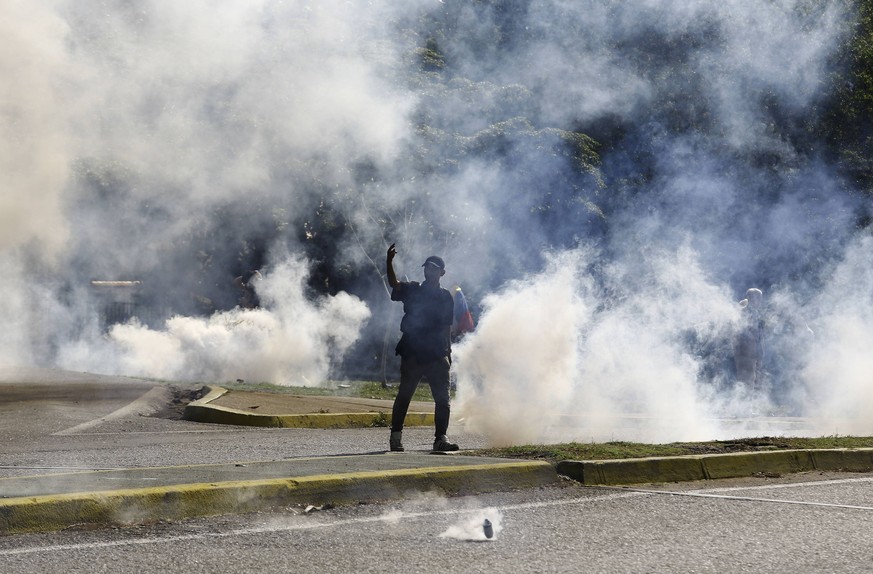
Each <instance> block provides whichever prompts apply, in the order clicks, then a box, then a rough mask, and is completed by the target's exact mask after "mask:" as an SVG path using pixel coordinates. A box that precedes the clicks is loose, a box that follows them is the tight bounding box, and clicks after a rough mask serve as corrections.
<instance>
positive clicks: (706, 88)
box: [0, 0, 873, 443]
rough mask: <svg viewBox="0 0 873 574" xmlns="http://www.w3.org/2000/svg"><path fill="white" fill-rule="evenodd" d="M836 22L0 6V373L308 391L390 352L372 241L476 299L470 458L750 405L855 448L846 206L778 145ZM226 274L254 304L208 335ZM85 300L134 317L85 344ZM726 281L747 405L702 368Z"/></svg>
mask: <svg viewBox="0 0 873 574" xmlns="http://www.w3.org/2000/svg"><path fill="white" fill-rule="evenodd" d="M849 8H850V6H849V5H848V4H846V3H842V2H832V3H823V4H809V3H806V2H801V1H800V0H797V1H793V0H782V1H778V2H764V3H760V2H745V1H740V0H736V1H728V2H720V3H717V4H715V3H688V2H684V1H680V0H676V1H654V0H651V1H650V0H645V1H640V2H566V1H562V0H542V1H536V2H517V3H513V2H506V3H500V2H494V3H491V2H475V3H468V2H461V1H456V0H446V1H444V2H437V1H436V0H434V1H433V2H420V3H396V2H385V1H372V2H363V1H361V2H354V1H353V2H347V1H341V0H325V1H322V2H308V1H303V0H295V1H290V2H278V1H274V0H257V1H255V2H242V1H239V0H222V1H220V2H217V3H216V2H205V1H202V0H193V1H191V2H184V3H173V2H168V1H165V0H147V1H144V2H129V1H127V0H111V1H108V2H105V1H100V2H98V1H96V0H77V1H75V2H74V1H71V0H68V1H52V2H48V1H37V2H24V1H22V0H5V1H3V2H2V3H0V32H2V34H0V47H2V49H0V70H2V72H3V77H4V79H5V81H4V83H3V85H2V87H0V118H2V120H3V121H2V122H0V150H2V151H3V153H0V168H2V169H0V214H2V218H3V226H2V227H0V262H2V263H3V269H4V272H5V273H6V275H7V277H6V283H5V285H6V290H5V292H4V296H3V297H2V298H0V321H2V324H3V325H4V329H3V332H2V334H0V340H2V343H3V345H2V350H0V362H4V363H10V364H15V363H33V362H39V363H48V364H52V365H57V366H60V367H65V368H73V369H87V370H94V371H99V372H118V373H123V374H131V375H133V374H136V375H147V376H155V377H161V378H170V379H172V378H198V379H212V378H215V379H237V378H242V379H245V380H270V381H274V382H279V383H295V384H298V383H305V384H318V383H320V382H321V381H322V380H323V379H324V378H325V377H326V376H329V374H330V373H331V372H332V369H333V368H334V367H336V366H337V365H338V364H339V363H341V362H342V360H343V357H344V354H347V353H348V352H350V351H351V350H353V349H354V348H355V345H356V344H359V343H361V342H362V341H366V340H368V339H375V340H378V342H380V343H381V341H383V340H386V339H387V340H396V337H395V338H394V339H392V334H394V335H397V332H396V331H397V324H396V323H397V322H398V321H399V318H398V317H397V316H396V308H394V307H390V306H389V305H390V303H389V302H388V301H387V297H386V296H385V292H384V286H383V283H382V279H381V273H383V272H384V269H383V267H384V263H383V261H384V259H383V257H384V250H385V248H386V247H387V245H388V244H390V243H392V242H395V241H396V242H397V244H398V250H399V256H398V261H397V266H398V271H399V272H400V274H401V275H402V274H403V273H407V274H408V275H409V276H410V279H418V278H419V277H416V276H414V273H415V272H417V270H418V269H419V265H420V263H421V261H423V260H424V258H425V257H426V256H428V255H430V254H432V253H438V254H440V255H443V256H444V257H445V259H446V261H447V264H448V274H447V276H446V278H445V280H446V282H452V283H459V284H460V285H461V286H462V287H463V289H464V292H465V293H467V294H468V296H470V297H471V301H473V302H475V303H478V304H480V305H479V307H478V308H477V309H481V311H482V313H481V315H480V316H478V317H477V318H478V319H480V321H479V329H478V331H477V332H476V333H474V334H473V335H471V336H469V337H468V339H467V340H466V341H465V342H464V343H463V344H461V345H460V346H459V347H458V348H457V352H456V359H457V360H456V368H457V370H458V375H459V381H458V382H459V388H460V391H459V400H458V404H457V407H458V408H457V409H456V411H455V412H456V413H460V414H461V415H463V417H464V419H465V421H466V424H468V425H469V426H470V428H472V429H476V430H480V431H482V432H485V433H486V434H487V435H488V436H489V437H490V438H491V439H492V440H493V441H494V442H495V443H508V442H530V441H543V440H549V441H551V440H567V439H570V438H574V439H588V438H596V439H602V438H615V439H621V438H631V437H632V438H635V439H639V440H659V441H660V440H672V439H676V440H678V439H685V438H688V439H691V438H701V439H707V438H715V437H717V436H722V435H724V434H729V433H732V432H735V430H733V429H735V428H736V426H731V425H732V424H733V423H732V422H731V420H732V419H733V418H734V417H737V416H747V415H749V414H772V413H773V411H774V410H775V411H778V412H777V413H776V414H795V415H803V416H806V417H812V418H814V419H815V420H819V421H822V423H821V426H820V427H817V428H821V429H822V432H873V428H869V429H868V428H867V427H866V425H865V424H864V423H863V422H859V421H863V420H864V418H865V416H864V415H865V413H864V412H863V410H862V409H860V407H858V405H860V404H866V403H867V402H869V401H867V399H868V398H869V397H868V393H867V390H866V389H867V388H868V387H869V385H865V384H864V381H865V380H866V379H865V376H864V375H863V374H862V373H863V372H864V371H865V370H867V367H868V366H869V365H868V363H867V362H866V359H865V358H864V357H866V355H865V354H863V353H864V351H863V349H864V348H866V347H865V346H864V345H863V344H862V343H863V342H865V341H868V340H870V339H873V335H871V333H873V328H871V327H869V325H871V324H873V323H871V322H870V321H867V320H865V319H869V317H868V315H869V312H868V311H866V310H865V307H864V305H866V304H867V303H869V302H868V301H867V298H866V295H863V294H864V293H869V289H867V287H866V286H867V282H866V281H867V279H868V277H867V275H866V272H865V271H864V269H866V267H869V265H867V266H865V265H864V249H865V247H866V246H867V242H868V241H867V239H865V237H863V236H860V235H859V236H853V233H854V231H853V230H854V229H855V225H854V222H855V221H856V220H857V218H858V216H859V214H863V212H864V211H865V209H867V207H865V206H864V205H863V201H861V200H859V199H858V198H857V196H855V195H853V194H852V193H849V192H846V187H847V184H846V183H845V182H842V181H840V180H839V177H838V176H837V175H836V174H835V170H834V169H833V168H832V167H831V166H829V165H828V164H827V163H826V161H825V160H823V159H819V158H817V157H815V155H816V154H815V153H813V152H809V151H808V150H807V149H806V148H805V147H803V146H806V145H807V144H808V145H809V146H813V145H814V142H812V143H810V142H805V141H803V140H802V138H801V139H800V140H792V139H791V138H790V137H788V136H786V134H785V133H784V131H780V129H779V126H780V125H783V126H784V125H788V126H794V125H800V124H802V123H803V121H804V120H805V118H806V114H807V113H812V111H813V110H815V109H816V106H818V105H819V104H820V103H821V102H822V101H823V100H824V99H825V98H826V97H827V94H828V90H829V89H830V88H829V85H828V82H829V81H830V74H831V73H832V72H833V69H832V68H831V64H832V61H833V58H834V54H835V53H836V51H837V49H838V47H839V45H840V43H841V42H843V41H844V40H845V38H846V34H848V33H850V31H851V28H852V18H853V13H852V11H851V10H850V9H849ZM646 50H651V52H646ZM423 58H425V59H427V61H428V62H430V64H429V65H430V68H428V69H426V70H424V71H421V69H420V68H421V62H422V59H423ZM785 118H788V119H787V120H786V119H785ZM571 130H573V131H572V132H571ZM576 132H579V133H581V134H589V135H590V136H591V137H592V138H594V140H598V138H600V139H603V140H604V141H609V142H610V145H609V146H608V147H604V148H598V147H597V146H596V145H595V144H591V146H590V147H588V148H586V147H585V145H583V144H585V143H586V141H587V140H585V139H584V138H582V137H581V136H580V135H579V133H576ZM576 136H578V137H576ZM574 138H575V139H574ZM798 141H799V142H800V143H798ZM574 146H575V147H574ZM583 148H584V149H590V150H596V151H597V154H599V160H600V161H599V162H598V161H596V160H594V159H590V158H587V156H586V155H585V154H586V152H585V151H580V150H583ZM592 153H593V152H592ZM588 160H590V161H588ZM580 166H581V167H580ZM328 244H330V245H331V246H336V249H333V250H328V252H329V253H330V255H325V254H324V253H323V252H322V251H321V247H323V246H325V245H328ZM303 253H306V254H307V256H308V259H307V257H306V256H304V255H302V254H303ZM326 257H332V258H333V259H332V260H331V261H325V258H326ZM243 266H259V267H260V266H262V272H263V275H264V277H265V278H264V282H263V284H262V285H261V286H260V288H259V294H260V295H261V297H262V301H263V303H264V304H263V306H262V308H261V309H254V310H241V309H238V308H236V309H235V308H234V307H235V303H236V300H235V296H236V294H235V292H234V290H233V287H232V286H231V281H232V278H233V277H234V276H235V275H238V274H240V273H241V272H242V271H243V270H244V269H243ZM325 266H329V267H330V268H331V269H332V270H333V271H334V273H333V274H332V275H331V276H330V277H329V278H325V277H324V276H323V275H324V274H323V273H322V271H323V268H324V267H325ZM94 279H97V280H101V279H107V280H128V281H141V282H142V283H141V285H142V289H143V292H144V293H145V294H144V295H143V297H144V298H146V299H148V303H149V305H150V306H151V308H153V309H156V311H155V316H154V317H141V318H140V320H139V321H138V322H137V321H134V322H129V323H125V322H122V323H119V324H115V325H111V326H109V327H108V328H106V327H105V325H102V324H101V321H100V320H99V314H100V313H101V309H102V305H103V302H102V301H101V300H100V299H99V297H97V296H96V295H95V293H94V292H93V290H92V289H90V288H89V282H90V281H91V280H94ZM131 284H133V283H131ZM136 284H137V285H139V283H136ZM312 285H317V286H319V288H320V290H318V293H321V294H320V295H319V294H315V293H314V292H313V290H312V289H311V287H312ZM753 286H757V287H761V288H762V289H764V292H765V301H766V302H767V305H768V309H769V312H770V316H771V322H770V329H771V331H773V332H778V333H777V334H778V335H779V336H778V337H773V339H772V341H770V347H769V352H770V357H772V361H771V363H770V365H771V369H772V371H773V372H772V376H771V382H772V384H773V386H774V393H773V397H769V396H768V397H761V396H753V395H749V394H748V393H746V391H745V390H744V389H742V388H739V387H734V386H733V385H732V382H731V380H730V379H731V375H730V373H729V369H726V368H725V365H726V364H728V363H729V362H730V356H729V353H728V352H727V351H726V349H727V348H729V338H730V332H731V330H732V328H733V325H734V323H735V322H736V321H737V319H738V314H739V308H738V305H737V301H738V300H739V299H741V298H742V297H743V293H744V292H745V290H746V289H747V288H749V287H753ZM325 293H327V294H325ZM146 294H147V297H146ZM868 307H869V305H868ZM159 311H160V312H159ZM163 311H166V312H165V313H163V314H162V313H161V312H163ZM392 312H394V313H395V314H394V315H393V316H392V315H391V313H392ZM391 321H393V323H390V324H389V322H391ZM386 333H387V334H388V336H387V337H386V335H385V334H386ZM386 348H388V349H389V352H390V349H391V348H393V344H388V345H386ZM363 354H365V355H366V354H367V353H363ZM391 358H392V359H393V357H391ZM834 358H839V359H840V360H839V362H838V363H835V362H834ZM835 365H837V366H835ZM777 387H778V388H777ZM777 391H778V392H777ZM771 399H772V400H777V401H782V402H783V403H787V406H786V405H785V404H778V405H777V404H773V402H772V401H771ZM780 408H781V409H782V410H781V411H779V409H780ZM859 409H860V410H859ZM545 414H548V416H545ZM544 417H545V418H544ZM586 417H587V418H586ZM598 417H599V418H598ZM616 417H618V418H616ZM866 418H867V419H869V417H866ZM583 419H584V420H583ZM847 419H851V420H853V421H855V422H853V423H852V424H849V423H845V422H839V423H836V422H835V421H844V420H847ZM580 420H583V422H582V423H581V424H582V428H581V430H580V428H578V425H579V421H580ZM591 421H594V423H596V424H592V423H591ZM604 421H607V422H604ZM616 421H618V422H616ZM855 423H857V424H855ZM574 425H576V426H574ZM832 429H833V430H832ZM842 429H851V430H842ZM865 429H866V431H865Z"/></svg>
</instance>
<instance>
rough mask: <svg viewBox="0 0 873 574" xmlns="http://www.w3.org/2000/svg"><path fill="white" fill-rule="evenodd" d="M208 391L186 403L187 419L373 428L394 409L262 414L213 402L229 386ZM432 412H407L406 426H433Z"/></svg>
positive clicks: (274, 425) (388, 421)
mask: <svg viewBox="0 0 873 574" xmlns="http://www.w3.org/2000/svg"><path fill="white" fill-rule="evenodd" d="M206 389H207V393H206V395H205V396H204V397H203V398H201V399H198V400H196V401H191V402H190V403H189V404H188V405H186V406H185V414H184V418H185V420H188V421H193V422H200V423H212V424H224V425H240V426H254V427H272V428H311V429H336V428H370V427H388V426H390V425H391V418H392V417H391V413H383V412H369V413H308V414H296V415H262V414H257V413H251V412H248V411H243V410H239V409H232V408H228V407H221V406H218V405H212V404H210V403H211V402H212V401H214V400H216V399H218V398H219V397H220V396H222V395H223V394H224V393H226V392H227V389H225V388H222V387H211V386H208V387H206ZM433 424H434V415H433V413H416V412H410V413H407V414H406V421H405V423H404V426H433Z"/></svg>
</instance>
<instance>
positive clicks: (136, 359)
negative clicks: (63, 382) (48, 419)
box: [61, 260, 370, 386]
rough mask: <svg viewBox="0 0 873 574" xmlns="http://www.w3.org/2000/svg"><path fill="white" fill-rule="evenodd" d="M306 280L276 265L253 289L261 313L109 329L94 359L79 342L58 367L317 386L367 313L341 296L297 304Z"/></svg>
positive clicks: (297, 266) (297, 265) (300, 265)
mask: <svg viewBox="0 0 873 574" xmlns="http://www.w3.org/2000/svg"><path fill="white" fill-rule="evenodd" d="M306 276H307V268H306V265H305V262H303V261H294V260H287V261H284V262H282V263H281V264H279V265H278V266H276V267H275V269H274V270H273V271H272V272H270V273H268V274H266V275H265V276H264V278H263V280H262V281H261V282H260V283H259V285H258V290H259V293H260V294H261V298H262V300H263V301H264V303H265V307H266V308H259V309H241V308H239V307H236V308H234V309H232V310H230V311H225V312H217V313H215V314H213V315H211V316H209V317H205V318H200V317H183V316H176V317H172V318H171V319H169V320H167V322H166V325H165V326H164V328H163V329H160V330H155V329H150V328H148V327H145V326H142V325H140V324H138V323H137V322H131V323H126V324H119V325H115V326H114V327H112V329H111V330H110V331H109V333H108V337H107V338H106V339H105V340H104V341H102V342H101V343H100V344H99V345H98V348H100V349H101V350H102V354H101V355H98V356H96V357H95V355H94V346H95V345H94V343H93V342H89V343H88V344H87V345H82V342H81V341H80V342H78V343H77V344H75V345H71V346H70V347H69V348H66V349H63V350H62V352H61V357H62V358H61V360H62V361H63V362H64V363H65V364H68V365H71V366H73V367H75V368H77V369H79V370H84V371H89V370H95V369H101V368H102V369H103V370H106V369H107V368H109V370H111V371H115V372H118V373H128V374H132V375H139V376H151V377H158V378H162V379H168V380H201V381H210V380H217V381H232V380H235V379H243V380H247V381H273V382H275V383H277V384H286V385H303V386H314V385H318V384H320V383H322V382H323V381H325V380H326V379H327V378H328V374H329V373H330V368H331V362H330V357H341V356H342V355H343V353H344V352H345V351H346V350H347V349H348V347H349V346H350V345H352V344H353V343H354V342H355V341H356V339H357V337H358V333H359V332H360V329H361V325H362V323H363V322H364V321H365V320H366V319H367V318H368V317H369V315H370V311H369V309H368V308H367V306H366V305H365V304H364V303H363V302H362V301H361V300H360V299H358V298H357V297H354V296H352V295H348V294H347V293H339V294H337V295H336V296H333V297H322V298H320V299H316V300H311V299H309V298H307V297H305V292H304V282H305V279H306ZM108 365H112V366H111V367H108Z"/></svg>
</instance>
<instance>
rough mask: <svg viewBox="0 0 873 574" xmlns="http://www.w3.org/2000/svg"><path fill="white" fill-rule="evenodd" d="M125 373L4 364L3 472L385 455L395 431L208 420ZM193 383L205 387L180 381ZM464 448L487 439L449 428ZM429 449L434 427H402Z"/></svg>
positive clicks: (408, 442)
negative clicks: (172, 405)
mask: <svg viewBox="0 0 873 574" xmlns="http://www.w3.org/2000/svg"><path fill="white" fill-rule="evenodd" d="M154 387H155V383H154V382H150V381H142V380H138V379H128V378H123V377H101V376H94V375H77V374H75V373H63V372H58V371H44V370H39V369H0V445H2V451H0V452H2V457H0V478H2V477H7V476H27V475H30V474H35V473H41V472H44V471H53V470H57V471H58V472H60V471H65V470H76V469H104V468H131V467H145V466H169V465H186V464H220V463H229V462H246V461H271V460H282V459H286V458H294V457H303V456H332V455H337V454H361V453H371V452H384V451H385V450H386V449H387V448H388V434H389V431H388V429H387V428H372V429H332V430H326V429H266V428H254V427H245V426H228V425H210V424H203V423H196V422H190V421H185V420H181V418H180V416H179V413H172V412H167V408H166V407H167V405H168V402H169V401H171V400H172V397H171V396H169V394H167V393H169V389H168V388H166V387H160V388H158V389H157V391H155V390H154ZM181 387H182V388H188V389H195V388H197V385H189V386H185V385H181ZM450 433H451V437H452V438H453V439H454V440H456V441H458V442H459V443H460V444H461V445H462V446H463V447H464V448H479V447H484V446H485V440H484V438H483V437H481V436H478V435H474V434H470V433H466V432H464V430H463V428H462V427H459V426H456V427H454V428H451V429H450ZM403 442H404V445H405V446H406V447H407V449H409V450H419V451H422V452H428V451H430V449H431V445H432V444H433V429H432V428H424V427H421V428H415V427H409V428H407V429H406V430H404V440H403Z"/></svg>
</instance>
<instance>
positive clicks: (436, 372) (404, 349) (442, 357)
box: [387, 243, 458, 451]
mask: <svg viewBox="0 0 873 574" xmlns="http://www.w3.org/2000/svg"><path fill="white" fill-rule="evenodd" d="M395 255H397V250H396V249H395V248H394V244H393V243H392V244H391V247H389V248H388V257H387V267H388V284H389V285H390V286H391V300H392V301H401V302H402V303H403V313H404V315H403V319H402V321H401V322H400V331H401V332H402V333H403V335H402V336H401V338H400V342H399V343H397V348H396V353H397V354H398V355H400V387H399V389H398V391H397V397H396V398H395V399H394V408H393V410H392V413H391V438H390V441H389V445H390V448H391V450H392V451H402V450H403V442H402V437H403V422H404V420H405V419H406V412H407V411H408V410H409V403H410V401H411V400H412V395H413V394H414V393H415V389H416V387H418V383H419V382H420V381H421V379H422V377H426V378H427V382H428V384H430V392H431V394H433V400H434V403H435V405H434V424H435V427H436V429H435V430H436V436H435V439H434V443H433V450H435V451H454V450H458V445H456V444H453V443H451V442H449V439H448V438H447V437H446V432H447V431H448V429H449V411H450V407H449V368H450V367H451V353H452V342H451V329H452V320H453V319H454V306H455V304H454V300H453V299H452V294H451V293H449V292H448V291H447V290H446V289H443V288H442V287H440V278H441V277H442V276H443V275H445V273H446V264H445V262H444V261H443V260H442V258H440V257H437V256H436V255H431V256H430V257H428V258H427V260H426V261H425V262H424V265H422V267H424V283H417V282H415V281H409V282H406V281H398V280H397V275H396V274H395V273H394V256H395Z"/></svg>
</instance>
